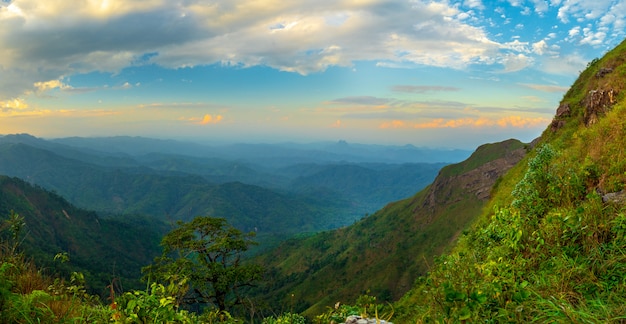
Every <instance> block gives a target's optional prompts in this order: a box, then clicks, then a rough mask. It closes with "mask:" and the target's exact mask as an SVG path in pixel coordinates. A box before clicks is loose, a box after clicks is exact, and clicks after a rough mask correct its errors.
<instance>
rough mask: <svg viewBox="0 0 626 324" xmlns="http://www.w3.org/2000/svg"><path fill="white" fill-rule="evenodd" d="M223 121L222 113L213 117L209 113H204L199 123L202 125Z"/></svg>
mask: <svg viewBox="0 0 626 324" xmlns="http://www.w3.org/2000/svg"><path fill="white" fill-rule="evenodd" d="M221 121H222V115H216V116H215V117H213V116H211V115H209V114H206V115H204V117H203V118H202V120H201V121H200V122H198V124H200V125H208V124H217V123H219V122H221Z"/></svg>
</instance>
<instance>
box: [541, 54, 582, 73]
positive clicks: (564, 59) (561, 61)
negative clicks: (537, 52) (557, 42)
mask: <svg viewBox="0 0 626 324" xmlns="http://www.w3.org/2000/svg"><path fill="white" fill-rule="evenodd" d="M587 62H588V60H587V59H585V58H584V57H582V56H581V55H580V54H578V53H573V54H569V55H564V56H554V57H547V58H545V59H544V61H543V64H542V69H543V70H544V71H545V72H547V73H550V74H557V75H569V76H575V75H578V74H580V72H581V71H582V70H583V69H584V68H585V66H586V65H587Z"/></svg>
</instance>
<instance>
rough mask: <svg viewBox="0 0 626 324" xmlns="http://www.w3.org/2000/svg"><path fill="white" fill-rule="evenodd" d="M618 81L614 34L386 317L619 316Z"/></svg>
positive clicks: (622, 284) (622, 292)
mask: <svg viewBox="0 0 626 324" xmlns="http://www.w3.org/2000/svg"><path fill="white" fill-rule="evenodd" d="M625 80H626V42H624V43H622V44H620V45H619V46H618V47H617V48H615V49H614V50H612V51H611V52H609V53H607V54H606V55H605V57H603V58H602V59H600V60H594V61H592V62H591V63H590V64H589V66H588V68H587V69H586V70H585V71H584V72H583V73H582V74H581V75H580V77H579V78H578V80H577V81H576V82H575V83H574V85H573V86H572V87H571V89H570V90H569V91H568V92H567V94H566V95H565V96H564V98H563V100H562V102H561V104H560V106H559V109H558V110H557V114H556V116H555V119H554V121H553V122H552V124H551V125H550V126H549V127H548V129H546V130H545V132H544V133H543V135H542V137H541V139H540V141H539V143H538V144H537V145H536V146H535V149H534V150H533V151H532V152H531V153H530V154H529V155H528V156H527V157H526V158H525V160H524V161H522V162H521V163H520V164H519V165H518V166H516V167H515V168H514V169H513V170H512V171H511V172H509V173H508V175H507V176H506V177H505V178H503V180H502V181H501V182H500V184H499V186H498V188H497V190H496V191H495V192H494V197H493V198H492V200H491V202H490V205H489V208H487V209H486V211H485V213H484V214H483V215H482V216H481V217H480V219H479V220H478V221H477V222H476V224H475V225H474V226H473V227H472V229H471V230H470V231H468V232H466V234H465V235H463V236H462V237H461V238H460V239H459V241H458V244H457V246H456V247H455V248H454V250H453V251H452V252H451V253H450V254H448V255H446V256H443V257H441V258H439V259H438V260H437V262H436V264H435V265H434V266H433V268H432V270H431V272H430V274H429V275H428V276H425V277H422V278H421V279H419V280H418V281H417V283H416V285H415V286H414V287H413V288H412V290H411V291H410V292H409V293H408V294H406V295H405V296H404V298H403V299H402V300H401V301H400V302H399V303H397V304H396V307H395V309H396V321H397V322H398V323H416V322H418V323H419V322H437V321H438V322H468V323H469V322H471V323H474V322H522V323H529V322H551V323H610V322H624V321H626V280H625V278H626V216H625V215H626V192H625V191H624V189H625V185H626V159H624V152H625V150H626V122H625V121H626V107H625V104H624V94H623V92H624V88H625V87H626V82H625Z"/></svg>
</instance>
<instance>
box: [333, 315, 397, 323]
mask: <svg viewBox="0 0 626 324" xmlns="http://www.w3.org/2000/svg"><path fill="white" fill-rule="evenodd" d="M345 324H393V323H392V322H387V321H385V320H380V319H379V320H377V319H375V318H363V317H361V316H356V315H351V316H348V318H347V319H346V323H345Z"/></svg>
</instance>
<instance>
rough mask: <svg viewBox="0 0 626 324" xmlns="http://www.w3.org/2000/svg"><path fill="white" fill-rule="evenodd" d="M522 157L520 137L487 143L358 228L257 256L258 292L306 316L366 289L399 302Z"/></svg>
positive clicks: (290, 243)
mask: <svg viewBox="0 0 626 324" xmlns="http://www.w3.org/2000/svg"><path fill="white" fill-rule="evenodd" d="M524 154H525V148H524V144H522V143H521V142H519V141H516V140H508V141H505V142H501V143H495V144H487V145H484V146H481V147H480V148H479V149H478V150H476V152H475V153H474V154H473V155H472V156H471V157H470V158H468V159H467V160H466V161H464V162H461V163H460V164H457V165H451V166H447V167H445V168H444V169H442V170H441V172H440V174H439V176H438V177H437V179H435V182H434V183H433V184H432V185H431V186H429V187H427V188H426V189H424V190H422V191H421V192H419V193H418V194H416V195H414V196H413V197H411V198H408V199H405V200H401V201H398V202H395V203H391V204H389V205H388V206H387V207H385V208H383V209H382V210H380V211H379V212H377V213H375V214H373V215H371V216H370V217H367V218H365V219H363V220H362V221H359V222H357V223H356V224H354V225H352V226H349V227H346V228H342V229H339V230H336V231H332V232H325V233H321V234H318V235H314V236H312V237H309V238H305V239H292V240H289V241H287V242H285V243H284V244H282V245H281V246H280V247H278V248H277V249H276V250H274V251H273V252H271V253H268V254H265V255H263V256H262V257H260V258H259V259H258V261H259V262H261V263H263V264H264V265H265V266H266V267H267V268H268V269H269V278H268V282H267V285H265V286H263V287H262V288H261V289H260V291H257V292H256V293H257V294H258V295H259V296H263V300H265V301H268V303H270V304H273V305H281V304H282V305H285V304H293V305H296V306H295V307H296V310H297V311H305V313H306V314H308V315H313V314H317V313H320V312H322V311H324V310H325V308H326V307H327V306H332V305H334V304H335V303H336V302H337V301H342V302H350V301H352V300H354V299H355V298H356V297H357V296H358V295H360V294H362V293H364V292H365V291H366V290H370V292H371V294H372V295H375V296H377V297H378V298H379V300H383V301H392V300H397V299H399V298H400V297H401V296H402V295H403V294H404V293H405V292H406V291H407V290H408V289H410V287H411V286H412V283H413V281H414V280H415V278H416V277H417V276H418V275H420V274H424V273H426V271H427V270H428V264H429V263H432V261H433V257H434V256H436V255H439V254H440V253H442V251H443V250H444V248H445V247H446V246H448V245H449V244H450V242H451V241H453V240H454V239H455V238H456V237H457V236H458V235H459V234H460V232H461V231H462V230H463V229H465V228H466V226H467V225H468V224H469V223H470V222H471V221H472V220H474V219H475V217H476V216H477V215H479V214H480V212H481V210H482V208H483V206H484V204H485V203H486V201H487V199H488V198H489V192H490V190H491V188H492V186H493V184H494V183H495V182H496V180H497V179H498V178H499V177H500V176H501V175H502V174H503V173H504V172H506V171H507V170H508V169H509V168H510V167H512V166H513V165H515V163H517V162H518V161H519V160H520V159H521V158H522V157H523V156H524ZM459 170H460V171H459Z"/></svg>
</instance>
